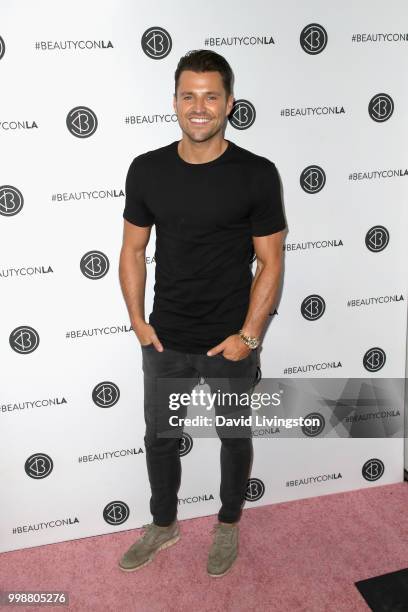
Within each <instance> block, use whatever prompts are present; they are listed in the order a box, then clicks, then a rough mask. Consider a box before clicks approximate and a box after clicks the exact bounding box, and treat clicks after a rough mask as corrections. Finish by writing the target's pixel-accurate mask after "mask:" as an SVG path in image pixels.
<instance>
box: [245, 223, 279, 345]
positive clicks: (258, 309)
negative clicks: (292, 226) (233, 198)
mask: <svg viewBox="0 0 408 612" xmlns="http://www.w3.org/2000/svg"><path fill="white" fill-rule="evenodd" d="M285 234H286V229H285V230H282V231H280V232H275V233H274V234H270V235H269V236H252V240H253V243H254V249H255V253H256V257H257V267H256V272H255V276H254V278H253V281H252V285H251V291H250V302H249V307H248V312H247V315H246V317H245V321H244V324H243V326H242V330H243V332H244V334H245V335H247V336H260V335H261V333H262V330H263V328H264V326H265V323H266V320H267V318H268V316H269V314H270V312H271V311H272V308H273V306H274V304H275V300H276V296H277V293H278V289H279V285H280V280H281V273H282V260H283V240H284V237H285Z"/></svg>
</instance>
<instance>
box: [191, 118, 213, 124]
mask: <svg viewBox="0 0 408 612" xmlns="http://www.w3.org/2000/svg"><path fill="white" fill-rule="evenodd" d="M190 121H192V122H193V123H207V122H208V121H209V119H191V120H190Z"/></svg>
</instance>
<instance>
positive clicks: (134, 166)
mask: <svg viewBox="0 0 408 612" xmlns="http://www.w3.org/2000/svg"><path fill="white" fill-rule="evenodd" d="M145 181H146V171H145V170H143V168H142V166H141V164H140V159H139V158H138V157H135V159H134V160H133V161H132V163H131V164H130V166H129V170H128V172H127V175H126V184H125V208H124V211H123V218H124V219H126V221H129V222H130V223H133V224H134V225H140V226H141V227H147V226H150V225H153V223H154V215H153V213H152V212H151V211H150V210H149V208H148V207H147V205H146V201H145V197H144V187H145Z"/></svg>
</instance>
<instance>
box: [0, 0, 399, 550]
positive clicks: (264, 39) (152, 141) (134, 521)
mask: <svg viewBox="0 0 408 612" xmlns="http://www.w3.org/2000/svg"><path fill="white" fill-rule="evenodd" d="M215 17H216V18H215ZM407 45H408V11H407V8H406V4H405V3H404V2H402V0H401V1H396V2H394V3H393V10H392V11H390V10H389V8H388V7H387V6H386V5H384V3H382V2H381V3H380V2H376V1H375V2H373V1H372V0H370V1H369V0H364V1H360V2H359V3H357V4H356V5H353V7H352V9H350V10H347V11H344V9H343V6H340V5H338V6H337V5H334V4H333V3H327V2H324V0H319V1H317V0H316V1H312V2H308V3H306V4H305V3H303V2H295V1H293V0H292V1H289V2H286V3H280V2H275V1H274V2H269V3H267V2H261V1H260V0H256V1H254V2H251V3H249V4H247V5H237V3H236V2H232V1H231V0H227V1H226V2H223V3H219V2H215V1H214V0H209V1H208V2H207V3H206V6H205V10H204V11H202V10H198V11H197V10H195V9H194V7H192V6H191V3H188V2H187V1H186V0H179V1H178V2H176V3H172V4H170V3H168V2H165V1H164V0H158V1H157V2H155V3H150V4H149V3H148V4H145V3H137V2H131V1H130V0H121V1H114V0H102V1H98V2H96V1H88V2H87V1H83V2H81V3H79V2H75V1H72V0H71V1H70V2H67V1H65V2H64V1H63V2H59V3H55V2H51V0H40V1H38V2H35V3H32V2H29V1H28V0H27V1H25V0H24V1H23V0H22V1H13V2H11V1H6V0H3V2H2V4H1V7H0V76H1V83H2V96H1V113H0V139H1V149H0V151H1V152H0V155H1V165H0V171H1V178H0V227H1V242H0V245H1V247H0V248H1V262H0V287H1V295H2V316H1V320H0V360H1V366H2V367H1V389H0V392H1V396H0V421H1V423H0V455H1V457H0V458H1V460H0V475H1V490H2V503H1V506H0V525H1V527H0V530H1V538H0V551H8V550H15V549H20V548H28V547H32V546H38V545H42V544H47V543H52V542H59V541H63V540H70V539H75V538H81V537H86V536H93V535H96V534H103V533H110V532H114V531H121V530H126V529H132V528H136V527H140V526H141V525H142V524H144V523H146V522H149V521H150V520H151V515H150V512H149V498H150V488H149V483H148V477H147V471H146V465H145V450H144V442H143V436H144V419H143V377H142V369H141V351H140V347H139V342H138V340H137V338H136V336H135V334H134V332H133V330H132V329H131V327H130V323H129V317H128V313H127V309H126V305H125V302H124V300H123V297H122V293H121V288H120V284H119V277H118V263H119V254H120V248H121V244H122V232H123V218H122V212H123V208H124V185H125V177H126V173H127V169H128V167H129V165H130V163H131V161H132V159H133V158H134V157H135V156H136V155H139V154H140V153H143V152H145V151H148V150H152V149H155V148H158V147H160V146H163V145H166V144H168V143H170V142H171V141H174V140H176V139H180V138H181V132H180V128H179V126H178V123H177V117H176V116H175V114H174V112H173V108H172V96H173V92H174V72H175V69H176V66H177V63H178V61H179V59H180V57H181V56H182V55H184V54H185V53H186V52H187V51H189V50H191V49H209V50H213V51H216V52H218V53H220V54H222V55H224V56H225V57H226V59H227V60H228V61H229V63H230V64H231V67H232V69H233V71H234V74H235V90H234V95H235V105H234V108H233V111H232V113H231V115H230V117H229V120H228V124H227V129H226V134H225V137H226V138H227V139H229V140H232V141H234V142H235V143H236V144H238V145H240V146H242V147H244V148H247V149H249V150H251V151H253V152H254V153H257V154H259V155H263V156H266V157H268V158H269V159H270V160H272V161H274V163H275V164H276V166H277V168H278V171H279V174H280V177H281V182H282V194H283V200H284V205H285V211H286V217H287V222H288V228H289V232H288V235H287V238H286V243H285V248H284V260H285V265H284V277H283V283H282V291H281V294H280V297H279V301H278V303H277V305H276V309H275V310H274V311H273V312H271V314H270V317H269V321H268V325H267V329H266V333H265V338H264V341H263V345H262V349H261V350H260V351H259V365H258V373H257V384H258V385H259V388H260V387H261V386H262V384H263V382H265V381H266V380H267V379H274V380H278V381H279V382H280V387H281V389H282V388H283V387H285V388H289V386H290V384H292V383H293V384H295V382H296V381H297V383H298V386H297V387H296V389H297V391H296V394H294V395H296V402H295V403H296V409H297V411H298V413H299V412H300V413H301V414H302V415H303V416H306V415H308V414H311V413H313V414H315V415H317V417H316V418H317V419H318V422H317V425H314V426H313V427H309V428H308V427H305V428H304V429H303V430H302V432H303V433H301V434H297V435H296V436H290V435H287V434H285V432H284V431H283V429H282V428H281V427H273V426H270V427H267V426H265V427H264V428H262V427H261V428H259V429H258V430H257V432H256V435H254V440H253V444H254V461H253V465H252V471H251V476H250V479H249V480H248V488H247V495H246V504H245V508H246V509H251V508H254V507H256V506H260V505H263V504H271V503H276V502H281V501H287V500H293V499H299V498H306V497H310V496H317V495H325V494H331V493H337V492H340V491H347V490H353V489H357V488H364V487H370V486H379V485H384V484H389V483H395V482H399V481H401V480H402V478H403V446H404V439H403V434H402V429H401V428H402V423H403V418H404V414H403V408H402V405H401V402H399V401H397V400H396V401H395V402H391V404H388V403H387V402H388V400H387V397H388V396H387V393H388V395H390V394H391V395H393V394H394V392H392V393H391V391H390V389H391V388H392V389H394V388H395V387H393V386H392V385H391V387H388V386H387V385H388V383H390V384H391V382H392V381H394V383H396V385H397V387H398V381H401V380H403V379H404V376H405V360H406V331H407V329H406V327H407V324H406V322H407V306H406V305H407V301H406V300H407V246H406V245H407V240H406V233H407V213H406V210H407V180H408V179H407V175H408V150H407V147H406V142H405V141H406V138H405V135H406V133H407V127H408V125H407V123H408V122H407V109H408V82H407V79H405V78H402V75H404V74H405V71H406V59H405V58H406V49H407ZM170 204H171V203H170ZM154 255H155V231H154V228H153V230H152V234H151V239H150V242H149V245H148V247H147V250H146V266H147V272H148V277H147V288H146V315H148V314H149V313H150V311H151V306H152V302H153V285H154V274H155V257H154ZM251 265H252V266H253V271H255V268H256V261H254V262H252V264H251ZM304 379H308V380H307V381H305V380H304ZM335 379H342V381H341V385H342V388H343V389H348V390H349V391H350V393H349V394H348V397H347V401H344V402H341V401H340V402H339V401H336V400H335V398H331V399H330V398H329V399H327V401H326V402H323V403H321V402H319V401H318V398H317V396H318V395H319V394H320V393H323V392H321V390H319V393H316V402H315V404H314V403H313V402H311V401H307V402H304V406H303V403H302V396H301V395H299V393H300V391H299V389H302V388H303V387H302V385H301V384H300V383H301V382H302V381H303V382H304V383H305V384H307V385H308V390H309V395H308V397H309V399H310V397H312V396H313V393H312V389H313V380H315V381H319V382H320V383H321V382H322V381H326V382H327V383H329V382H330V380H332V381H334V380H335ZM376 381H378V383H379V382H380V381H382V382H384V383H387V384H386V385H385V388H386V389H388V391H387V393H385V395H384V397H383V398H382V401H381V402H378V405H377V404H376V406H375V409H374V408H372V404H370V402H369V401H368V402H367V401H365V402H364V401H361V402H360V403H359V402H357V401H356V400H355V399H353V398H356V397H357V398H361V397H363V398H366V397H367V389H369V388H370V389H371V388H372V387H373V385H374V386H375V383H376ZM390 381H391V382H390ZM205 384H206V382H205V380H200V385H199V386H201V385H205ZM288 385H289V386H288ZM256 388H257V387H256V386H255V389H256ZM364 389H365V390H364ZM294 395H292V397H294ZM368 395H370V394H369V393H368ZM286 406H288V404H286ZM289 406H291V404H290V403H289ZM302 406H303V408H302ZM219 450H220V441H219V439H218V438H217V437H216V436H215V437H213V438H208V437H207V438H204V437H194V431H193V430H188V429H186V431H185V435H184V436H183V439H182V441H181V443H180V454H181V456H182V468H183V478H182V485H181V488H180V491H179V518H180V519H185V518H193V517H199V516H205V515H211V514H215V513H216V512H217V511H218V509H219V506H220V500H219V482H220V475H219ZM247 517H248V520H250V517H251V513H249V514H247Z"/></svg>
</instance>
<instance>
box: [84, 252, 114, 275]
mask: <svg viewBox="0 0 408 612" xmlns="http://www.w3.org/2000/svg"><path fill="white" fill-rule="evenodd" d="M79 267H80V269H81V272H82V274H83V275H84V276H86V277H87V278H90V279H92V280H99V279H100V278H102V277H103V276H105V274H107V273H108V270H109V259H108V258H107V256H106V255H105V253H102V252H101V251H88V253H85V255H83V257H82V259H81V261H80V264H79Z"/></svg>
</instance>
